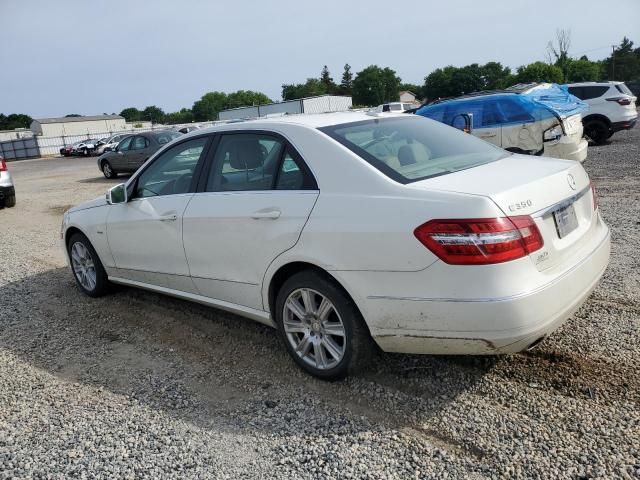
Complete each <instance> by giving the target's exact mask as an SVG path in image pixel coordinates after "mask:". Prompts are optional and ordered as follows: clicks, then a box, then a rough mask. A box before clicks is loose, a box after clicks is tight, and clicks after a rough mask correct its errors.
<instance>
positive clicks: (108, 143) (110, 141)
mask: <svg viewBox="0 0 640 480" xmlns="http://www.w3.org/2000/svg"><path fill="white" fill-rule="evenodd" d="M129 135H131V133H118V134H117V135H112V136H111V137H109V138H107V139H106V140H104V141H101V142H102V143H101V144H100V145H98V147H97V148H96V154H97V155H102V154H103V153H105V152H110V151H112V150H114V149H115V148H116V147H117V146H118V143H119V142H120V141H121V140H122V139H123V138H124V137H128V136H129Z"/></svg>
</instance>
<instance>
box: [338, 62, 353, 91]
mask: <svg viewBox="0 0 640 480" xmlns="http://www.w3.org/2000/svg"><path fill="white" fill-rule="evenodd" d="M352 88H353V73H351V65H349V64H348V63H345V64H344V71H343V72H342V80H341V81H340V88H339V92H340V94H341V95H351V89H352Z"/></svg>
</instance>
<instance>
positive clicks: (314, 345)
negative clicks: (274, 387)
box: [275, 270, 374, 380]
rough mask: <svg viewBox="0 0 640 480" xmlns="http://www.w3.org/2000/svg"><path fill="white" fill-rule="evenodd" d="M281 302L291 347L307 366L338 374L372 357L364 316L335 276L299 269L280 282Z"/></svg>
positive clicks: (281, 326) (318, 373) (279, 317)
mask: <svg viewBox="0 0 640 480" xmlns="http://www.w3.org/2000/svg"><path fill="white" fill-rule="evenodd" d="M275 308H276V311H275V318H276V323H277V325H278V330H279V332H280V336H281V338H282V340H283V342H284V344H285V347H286V348H287V351H288V352H289V354H290V355H291V357H292V358H293V360H294V361H295V362H296V363H297V364H298V366H299V367H300V368H302V369H303V370H304V371H306V372H308V373H310V374H311V375H313V376H315V377H318V378H321V379H323V380H337V379H340V378H343V377H345V376H346V375H348V374H349V373H354V372H357V371H359V370H361V369H362V368H364V367H365V366H366V365H367V364H368V363H369V360H370V358H371V356H372V354H373V352H374V345H373V340H372V339H371V336H370V335H369V331H368V329H367V327H366V325H365V322H364V319H363V318H362V315H361V314H360V312H359V311H358V308H357V307H356V306H355V304H354V303H353V301H352V300H351V299H350V298H349V297H348V295H347V294H346V293H345V292H344V291H343V290H342V289H341V288H340V286H339V285H338V284H337V283H336V282H335V281H334V280H333V279H331V278H330V277H328V276H325V275H322V274H320V273H318V272H315V271H313V270H307V271H303V272H299V273H296V274H295V275H293V276H291V277H290V278H289V279H288V280H287V281H286V282H285V283H284V285H282V288H280V291H279V292H278V296H277V298H276V305H275Z"/></svg>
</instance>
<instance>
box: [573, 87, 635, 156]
mask: <svg viewBox="0 0 640 480" xmlns="http://www.w3.org/2000/svg"><path fill="white" fill-rule="evenodd" d="M567 89H568V90H569V93H571V94H572V95H575V96H576V97H578V98H579V99H580V100H582V101H584V102H586V103H587V104H588V105H589V112H588V113H587V114H586V115H585V116H584V118H583V119H582V123H583V125H584V132H585V134H586V135H587V136H588V137H589V138H590V139H591V140H593V142H594V143H595V144H602V143H604V142H605V141H606V140H607V139H608V138H609V137H611V135H613V134H614V133H615V132H619V131H620V130H629V129H631V128H633V127H634V126H635V124H636V122H637V121H638V111H637V110H636V100H637V98H636V97H635V96H634V95H633V93H631V90H629V88H628V87H627V86H626V85H625V84H624V82H584V83H572V84H569V85H567Z"/></svg>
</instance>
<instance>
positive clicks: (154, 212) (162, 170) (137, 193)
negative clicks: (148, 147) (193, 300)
mask: <svg viewBox="0 0 640 480" xmlns="http://www.w3.org/2000/svg"><path fill="white" fill-rule="evenodd" d="M207 142H208V137H199V138H194V139H192V140H188V141H185V142H182V143H179V144H177V145H175V146H174V147H172V148H170V149H168V150H167V151H165V152H164V153H162V155H160V156H159V157H157V158H156V159H155V160H154V161H153V163H152V164H151V165H149V166H148V167H147V168H145V170H144V171H143V172H142V173H141V174H140V175H138V176H137V177H134V178H133V179H132V181H131V182H130V184H129V185H128V191H130V192H131V200H129V201H128V202H127V203H123V204H117V205H112V206H111V207H110V211H109V215H108V218H107V235H108V240H109V246H110V247H111V251H112V254H113V258H114V260H115V264H116V268H117V273H116V274H115V276H120V277H123V278H126V279H129V280H134V281H137V282H142V283H147V284H152V285H156V286H161V287H167V288H172V289H175V290H181V291H187V292H190V291H193V290H194V289H193V283H192V282H191V279H190V278H189V268H188V266H187V262H186V258H185V255H184V248H183V245H182V230H183V226H182V217H183V214H184V211H185V209H186V207H187V205H188V204H189V200H191V198H192V196H193V192H194V189H195V180H194V176H195V174H196V173H195V172H196V168H197V166H198V163H199V162H200V161H201V159H202V158H203V157H204V151H205V147H206V145H207Z"/></svg>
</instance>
